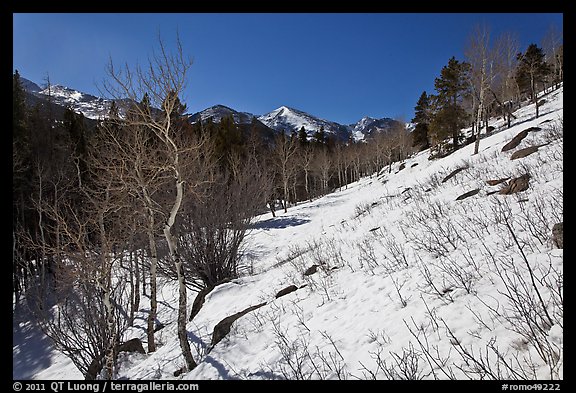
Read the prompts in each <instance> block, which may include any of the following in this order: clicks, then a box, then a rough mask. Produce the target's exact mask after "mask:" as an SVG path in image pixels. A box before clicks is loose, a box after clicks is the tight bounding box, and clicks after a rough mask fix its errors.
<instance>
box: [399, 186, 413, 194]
mask: <svg viewBox="0 0 576 393" xmlns="http://www.w3.org/2000/svg"><path fill="white" fill-rule="evenodd" d="M411 189H412V187H408V188H405V189H404V191H402V192H401V193H400V194H404V193H405V192H407V191H410V190H411Z"/></svg>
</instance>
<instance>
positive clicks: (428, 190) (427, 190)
mask: <svg viewBox="0 0 576 393" xmlns="http://www.w3.org/2000/svg"><path fill="white" fill-rule="evenodd" d="M430 191H432V189H431V188H427V189H425V190H424V192H430Z"/></svg>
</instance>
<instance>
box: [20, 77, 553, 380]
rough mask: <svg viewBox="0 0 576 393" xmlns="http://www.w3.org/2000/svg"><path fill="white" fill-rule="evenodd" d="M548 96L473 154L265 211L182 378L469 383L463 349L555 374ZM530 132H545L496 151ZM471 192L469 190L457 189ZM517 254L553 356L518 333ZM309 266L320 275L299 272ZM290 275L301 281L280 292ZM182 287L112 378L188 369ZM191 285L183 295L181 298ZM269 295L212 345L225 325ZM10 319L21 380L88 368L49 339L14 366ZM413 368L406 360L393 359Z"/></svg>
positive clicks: (199, 322)
mask: <svg viewBox="0 0 576 393" xmlns="http://www.w3.org/2000/svg"><path fill="white" fill-rule="evenodd" d="M546 100H547V102H546V103H545V104H544V105H543V106H542V107H541V110H540V113H541V116H540V117H539V118H538V119H534V108H533V106H532V105H529V106H527V107H525V108H522V109H520V110H519V111H517V113H516V116H517V117H518V120H517V121H516V123H515V125H514V126H513V127H512V128H510V129H504V128H503V124H502V121H497V122H493V123H491V125H494V126H496V131H495V132H493V133H492V134H491V135H490V136H488V137H485V138H483V139H482V140H481V142H480V153H479V154H477V155H472V152H473V145H468V146H465V147H463V148H462V149H460V150H458V151H457V152H455V153H453V154H452V155H450V156H448V157H445V158H443V159H439V160H434V161H429V160H428V156H429V154H430V153H429V151H424V152H421V153H419V154H417V155H416V156H414V157H412V158H410V159H408V160H406V161H405V162H404V166H405V167H404V168H403V169H400V166H399V163H397V164H395V165H394V166H393V167H392V169H393V170H392V172H391V173H388V172H387V171H384V172H382V173H380V174H379V175H378V176H372V177H371V178H364V179H362V180H360V181H359V182H357V183H354V184H351V185H349V186H348V188H347V189H343V190H341V191H337V192H335V193H333V194H330V195H327V196H325V197H323V198H320V199H317V200H315V201H313V202H307V203H302V204H300V205H298V206H295V207H292V208H289V210H288V213H286V214H282V213H281V214H279V215H278V217H276V218H272V217H270V215H269V214H268V215H263V216H261V217H258V219H257V222H256V223H255V224H254V227H253V229H252V231H251V232H250V235H249V236H248V240H247V244H246V252H247V257H248V262H249V263H250V264H251V265H252V270H253V274H252V275H247V276H244V277H241V278H239V279H236V280H234V281H232V282H230V283H226V284H222V285H220V286H218V287H216V288H215V289H214V290H213V291H212V292H211V293H210V294H209V295H208V296H207V297H206V301H205V303H204V305H203V308H202V309H201V311H200V312H199V314H198V315H197V316H196V317H195V318H194V320H193V321H192V322H189V323H188V334H189V337H190V342H191V344H192V347H193V353H194V355H195V356H196V360H197V361H198V363H199V365H198V367H197V368H196V369H194V370H192V371H190V372H187V373H185V374H183V375H182V376H181V377H179V378H182V379H282V378H290V379H297V378H310V379H338V378H347V379H356V378H360V379H370V378H377V379H387V378H393V379H401V378H407V377H412V378H424V379H433V378H440V379H447V378H450V377H453V378H456V379H467V378H474V379H478V378H480V377H481V374H478V369H474V367H473V363H471V362H468V363H466V361H465V360H466V359H465V358H464V357H463V355H462V353H466V351H468V353H472V354H474V355H475V356H476V358H477V359H488V360H489V361H490V362H491V363H490V364H492V365H496V364H499V365H500V366H501V367H500V369H499V372H500V373H501V375H500V377H502V378H506V379H518V378H520V376H519V375H517V374H512V373H511V371H510V370H509V369H507V368H506V367H504V366H503V364H510V365H512V369H514V370H518V367H516V365H517V364H523V365H525V364H526V363H527V364H528V365H529V366H525V369H526V370H527V369H529V368H530V367H533V369H534V373H533V374H531V373H530V372H528V375H524V376H525V377H526V376H527V377H528V378H529V379H534V378H538V379H550V378H554V379H557V378H563V314H562V307H561V304H558V302H557V299H558V296H557V295H558V294H556V293H555V292H554V289H555V288H556V289H557V290H558V291H559V294H562V269H563V250H561V249H556V248H554V247H552V245H551V243H550V241H549V240H547V239H548V237H549V234H550V232H551V229H552V226H553V225H554V224H555V223H556V222H561V221H563V199H562V196H563V144H562V137H561V134H559V133H556V132H554V128H555V127H557V126H558V125H559V124H560V123H561V122H562V119H563V88H561V89H559V90H557V91H555V92H553V93H551V94H550V95H549V96H548V97H546ZM529 127H540V128H542V130H540V131H533V132H530V133H529V134H528V136H527V137H526V138H525V139H524V140H523V141H522V142H521V143H520V145H519V146H518V147H517V148H516V149H513V150H511V151H507V152H501V149H502V147H503V145H504V144H506V143H507V142H508V141H510V140H511V139H512V138H513V137H514V136H515V135H517V134H518V133H520V132H521V131H523V130H525V129H527V128H529ZM536 144H537V145H543V146H541V147H540V148H539V150H538V151H537V152H536V153H534V154H532V155H529V156H527V157H525V158H522V159H517V160H511V159H510V157H511V154H512V153H513V152H514V151H516V150H518V149H521V148H523V147H527V146H531V145H536ZM464 166H465V167H467V169H465V170H463V171H461V172H460V173H459V174H457V175H456V176H454V177H452V178H451V179H449V180H447V181H445V182H443V181H442V180H443V179H444V178H445V177H446V176H447V175H448V174H449V173H450V172H452V171H453V170H454V169H456V168H459V167H464ZM524 173H529V174H530V176H531V177H530V183H529V184H530V186H529V189H528V190H526V191H522V192H520V193H518V194H514V195H500V194H498V193H496V194H491V195H489V194H490V193H491V192H492V191H495V190H498V189H499V188H500V187H502V185H498V186H489V185H488V184H487V183H486V181H487V180H493V179H500V178H505V177H518V176H520V175H522V174H524ZM474 189H478V190H479V192H478V193H477V194H475V195H474V196H472V197H470V198H467V199H464V200H456V198H457V197H459V196H460V195H462V194H464V193H465V192H468V191H471V190H474ZM531 220H533V221H534V222H532V221H531ZM506 223H508V225H509V226H510V228H511V229H512V232H511V231H510V230H509V229H508V227H507V226H506ZM512 233H513V234H514V236H515V237H516V239H518V241H519V244H521V245H522V252H520V251H519V249H518V247H517V245H516V244H515V241H514V237H513V236H512ZM522 255H525V257H526V261H528V263H529V266H530V267H531V270H532V272H533V274H534V275H535V276H536V277H537V279H538V280H537V284H536V285H537V288H538V289H539V292H538V293H539V294H540V295H541V297H542V298H543V301H544V303H545V304H546V312H548V313H549V314H550V316H551V320H552V323H551V324H550V323H540V324H539V325H538V331H539V332H540V335H537V337H538V340H539V341H538V342H539V343H540V344H545V347H546V348H548V349H549V351H548V352H546V353H548V354H550V355H551V357H550V359H552V360H549V362H548V363H549V364H552V365H553V366H552V367H547V365H546V364H545V362H544V361H543V360H542V359H541V357H540V356H539V354H538V351H537V349H536V346H535V345H534V342H530V341H527V340H526V339H525V337H523V336H522V335H521V334H520V333H519V332H518V331H519V329H518V328H517V327H518V326H520V327H522V326H524V325H522V319H519V321H520V322H518V323H519V325H518V326H516V328H515V327H514V325H512V324H511V321H518V320H516V319H515V310H516V309H515V308H514V303H512V302H511V301H510V298H509V297H508V296H509V295H510V292H508V290H509V289H511V288H517V289H519V290H521V291H523V290H525V291H526V293H527V294H529V295H530V296H527V297H526V298H525V299H524V301H523V302H520V303H519V304H516V306H521V305H522V304H528V303H529V302H530V301H533V300H534V299H536V303H535V304H537V305H538V304H539V302H538V301H537V299H538V298H537V296H536V292H535V291H534V290H533V287H532V281H531V279H530V271H529V270H528V269H527V265H526V261H525V260H524V258H523V256H522ZM315 264H316V265H319V268H318V271H317V272H316V273H315V274H312V275H309V276H305V275H303V273H304V272H305V271H306V269H308V268H309V267H311V266H312V265H315ZM511 283H513V284H514V285H513V286H511V285H510V284H511ZM547 283H548V284H550V285H548V284H547ZM289 285H296V286H297V287H299V289H298V290H297V291H295V292H292V293H290V294H288V295H286V296H283V297H280V298H277V299H276V298H275V294H276V293H277V292H278V291H279V290H281V289H283V288H285V287H287V286H289ZM177 296H178V293H177V287H176V285H175V284H174V283H172V282H168V281H162V282H161V283H160V285H159V299H158V300H159V315H158V320H159V321H160V322H162V323H163V324H164V325H166V327H165V328H164V329H162V330H160V331H159V332H158V333H157V339H158V342H159V343H160V345H159V348H158V350H157V352H155V353H153V354H149V355H140V354H136V355H130V356H125V357H123V358H122V365H121V368H120V370H119V373H118V377H119V378H128V379H173V378H174V377H173V372H174V371H175V370H177V369H179V368H180V367H182V366H183V365H184V359H183V357H182V355H181V353H180V350H179V346H178V339H177V336H176V310H175V309H174V308H173V307H172V306H171V305H175V304H177ZM194 296H195V294H194V293H189V304H191V303H192V301H193V299H194ZM513 298H514V297H513V296H512V299H513ZM262 302H266V305H265V306H263V307H261V308H259V309H258V310H256V311H253V312H251V313H248V314H246V315H245V316H243V317H242V318H240V319H239V320H237V321H236V322H235V323H234V325H233V327H232V330H231V332H230V333H229V334H228V336H227V337H226V338H225V339H224V340H222V341H221V342H220V343H218V344H217V345H215V346H214V348H209V344H210V341H211V335H212V330H213V328H214V326H215V325H216V324H217V323H218V322H219V321H221V320H222V319H223V318H225V317H227V316H229V315H232V314H234V313H236V312H239V311H241V310H244V309H245V308H247V307H249V306H252V305H256V304H260V303H262ZM142 307H143V309H145V308H146V307H147V305H143V306H142ZM542 316H543V313H542V310H540V311H539V312H538V313H536V315H532V317H533V318H535V319H537V320H539V321H542V320H543V319H542ZM140 317H141V318H136V321H137V322H136V323H137V326H135V327H134V328H132V329H131V330H130V331H129V332H128V333H127V335H126V337H125V338H126V339H129V338H132V337H139V338H141V339H142V340H143V341H145V339H146V336H145V325H144V324H145V319H146V318H145V317H146V313H145V312H144V311H143V312H142V315H141V316H140ZM14 329H15V330H14V336H13V337H14V352H13V353H14V355H13V363H14V365H15V368H14V374H13V376H14V378H43V379H52V378H54V379H58V378H63V376H66V378H70V379H77V378H81V376H80V375H79V373H78V372H77V371H76V370H75V369H74V368H73V367H72V366H71V365H70V364H66V362H65V361H63V360H62V359H63V358H62V356H61V355H58V354H54V353H53V352H51V351H50V349H49V348H48V347H46V342H45V341H44V340H43V342H42V344H41V345H40V344H39V348H43V349H44V352H43V355H42V356H43V360H44V361H43V362H41V364H37V365H35V367H34V369H33V372H29V371H27V370H26V367H24V366H22V367H16V366H17V365H22V364H23V363H24V361H23V356H24V355H25V353H26V348H25V347H26V345H25V343H26V338H27V337H31V336H33V335H35V334H38V333H37V332H36V330H35V329H34V328H33V326H32V325H31V324H30V323H27V322H20V323H18V324H16V322H15V327H14ZM35 332H36V333H35ZM40 337H41V336H40ZM498 354H500V355H501V358H500V359H498ZM427 355H428V356H427ZM434 359H436V361H437V363H435V362H434ZM498 362H500V363H498ZM408 364H411V365H412V366H413V367H411V368H408V367H402V366H403V365H408ZM439 364H441V365H442V366H439ZM431 365H432V367H431ZM475 372H476V373H475ZM517 372H518V371H517ZM484 377H485V378H489V376H484Z"/></svg>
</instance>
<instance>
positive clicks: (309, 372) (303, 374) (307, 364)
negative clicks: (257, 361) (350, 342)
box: [268, 320, 349, 380]
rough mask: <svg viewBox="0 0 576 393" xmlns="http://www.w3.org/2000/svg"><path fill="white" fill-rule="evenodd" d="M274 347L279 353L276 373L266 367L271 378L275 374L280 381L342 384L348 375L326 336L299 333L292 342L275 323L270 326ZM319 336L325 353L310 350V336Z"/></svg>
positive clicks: (320, 350) (339, 353) (286, 333)
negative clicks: (333, 380)
mask: <svg viewBox="0 0 576 393" xmlns="http://www.w3.org/2000/svg"><path fill="white" fill-rule="evenodd" d="M273 331H274V336H275V344H276V347H277V348H278V350H279V352H280V360H279V362H278V364H277V366H276V367H277V368H278V370H275V369H273V368H271V367H270V365H268V368H269V369H270V371H271V372H272V373H273V374H275V373H276V372H277V371H279V373H280V375H282V377H283V378H284V379H289V380H327V379H337V380H346V379H348V377H349V372H348V370H347V367H346V362H345V360H344V357H343V356H342V353H341V352H340V350H339V349H338V346H337V345H336V342H335V341H334V339H333V338H332V337H331V336H330V335H329V334H328V333H326V332H309V331H307V332H302V333H300V334H298V337H296V338H295V339H293V338H291V337H290V336H289V334H288V332H287V330H285V329H282V328H281V327H280V322H279V320H277V321H275V323H274V325H273ZM318 333H319V334H320V336H321V337H322V339H323V341H324V342H325V346H327V347H328V349H321V348H320V347H319V346H316V347H315V348H313V349H311V347H312V346H311V345H310V341H311V335H312V334H318Z"/></svg>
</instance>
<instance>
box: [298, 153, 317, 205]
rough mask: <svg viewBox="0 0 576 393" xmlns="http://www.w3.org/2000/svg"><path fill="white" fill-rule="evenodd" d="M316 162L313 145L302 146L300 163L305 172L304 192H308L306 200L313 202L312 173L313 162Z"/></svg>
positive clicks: (299, 155)
mask: <svg viewBox="0 0 576 393" xmlns="http://www.w3.org/2000/svg"><path fill="white" fill-rule="evenodd" d="M313 160H314V150H313V149H312V146H311V145H308V144H307V145H300V147H299V154H298V162H299V164H300V168H301V169H302V170H303V171H304V190H305V191H306V198H307V199H308V200H310V201H311V200H312V194H311V193H310V181H309V180H310V179H309V177H310V172H311V170H312V162H313Z"/></svg>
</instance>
